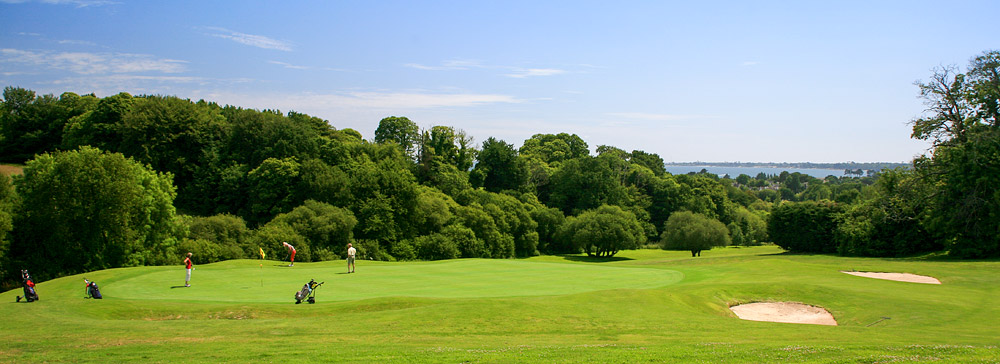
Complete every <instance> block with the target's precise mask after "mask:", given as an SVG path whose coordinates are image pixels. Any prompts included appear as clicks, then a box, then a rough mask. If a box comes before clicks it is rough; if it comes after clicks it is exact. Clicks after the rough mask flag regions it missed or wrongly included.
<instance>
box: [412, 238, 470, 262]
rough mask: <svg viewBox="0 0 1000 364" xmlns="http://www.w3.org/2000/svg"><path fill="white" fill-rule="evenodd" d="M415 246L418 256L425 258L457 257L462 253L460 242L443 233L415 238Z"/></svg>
mask: <svg viewBox="0 0 1000 364" xmlns="http://www.w3.org/2000/svg"><path fill="white" fill-rule="evenodd" d="M413 246H414V249H415V250H416V257H417V258H419V259H424V260H439V259H455V258H458V257H460V256H461V254H462V252H461V250H460V249H459V246H458V242H456V241H454V240H452V239H451V238H450V237H449V236H447V235H445V234H442V233H434V234H431V235H423V236H419V237H417V238H414V239H413Z"/></svg>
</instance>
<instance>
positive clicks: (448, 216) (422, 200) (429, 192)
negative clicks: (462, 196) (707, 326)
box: [414, 186, 458, 235]
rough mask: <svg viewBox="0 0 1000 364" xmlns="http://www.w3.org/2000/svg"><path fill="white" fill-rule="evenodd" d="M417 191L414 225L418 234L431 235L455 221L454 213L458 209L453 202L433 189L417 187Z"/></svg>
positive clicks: (456, 204)
mask: <svg viewBox="0 0 1000 364" xmlns="http://www.w3.org/2000/svg"><path fill="white" fill-rule="evenodd" d="M417 189H418V191H419V194H418V195H417V206H416V209H417V211H416V213H415V214H414V217H415V218H416V221H414V224H415V225H416V228H417V233H418V234H420V235H428V234H432V233H435V232H438V231H441V229H442V228H444V227H445V226H446V225H448V224H450V223H452V221H453V220H454V219H455V214H454V211H455V209H457V208H458V203H456V202H455V200H453V199H452V198H451V197H450V196H448V195H446V194H444V193H443V192H441V191H439V190H437V189H434V188H430V187H426V186H419V187H418V188H417Z"/></svg>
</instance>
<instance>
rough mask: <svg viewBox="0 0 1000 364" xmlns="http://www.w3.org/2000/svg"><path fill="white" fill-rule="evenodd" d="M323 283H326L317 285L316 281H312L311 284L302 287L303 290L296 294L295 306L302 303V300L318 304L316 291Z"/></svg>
mask: <svg viewBox="0 0 1000 364" xmlns="http://www.w3.org/2000/svg"><path fill="white" fill-rule="evenodd" d="M323 283H326V282H320V283H316V280H315V279H310V280H309V283H306V284H305V285H304V286H302V289H301V290H299V291H298V292H296V293H295V304H296V305H297V304H300V303H302V300H305V301H306V302H309V303H316V289H317V288H319V286H322V285H323Z"/></svg>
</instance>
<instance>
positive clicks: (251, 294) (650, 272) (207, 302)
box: [0, 247, 1000, 363]
mask: <svg viewBox="0 0 1000 364" xmlns="http://www.w3.org/2000/svg"><path fill="white" fill-rule="evenodd" d="M285 265H287V264H285V263H282V262H277V261H264V262H263V263H262V262H261V261H253V260H237V261H227V262H220V263H216V264H206V265H199V266H196V268H197V269H196V270H195V272H194V274H193V277H192V282H191V283H192V287H190V288H187V287H182V286H183V279H184V270H183V268H182V266H180V265H177V266H171V267H137V268H121V269H110V270H104V271H99V272H91V273H88V274H85V275H76V276H72V277H63V278H59V279H55V280H51V281H46V282H41V283H39V284H38V287H37V288H38V293H39V295H40V298H41V300H40V301H38V302H34V303H30V304H27V303H14V297H15V296H16V295H18V294H20V290H14V291H9V292H4V293H3V294H0V300H2V301H3V302H6V303H2V304H0V315H2V317H4V323H3V324H4V328H5V330H0V362H5V363H8V362H12V363H38V362H48V363H62V362H65V363H79V362H94V363H106V362H152V363H175V362H203V363H218V362H280V363H286V362H316V361H320V362H357V363H420V362H430V363H439V362H446V363H449V362H453V363H459V362H474V363H483V362H485V363H509V362H540V363H563V362H565V363H579V362H601V363H634V362H685V363H687V362H696V363H699V362H700V363H717V362H727V363H761V362H789V363H814V362H815V363H876V362H924V361H927V362H934V363H969V362H986V363H994V362H998V361H1000V349H998V348H997V346H996V345H997V338H998V337H1000V328H998V327H997V325H996V324H995V322H996V318H997V317H1000V309H998V308H996V306H995V305H994V303H995V302H996V301H997V300H998V299H1000V288H998V287H1000V263H998V262H994V261H986V262H982V261H981V262H956V261H942V260H934V259H870V258H844V257H834V256H824V255H796V254H783V253H782V252H781V250H780V249H778V248H775V247H755V248H724V249H713V250H710V251H706V252H704V253H703V256H702V257H698V258H691V257H690V253H688V252H669V251H661V250H635V251H623V252H621V253H619V256H618V257H616V258H615V259H613V260H594V259H589V258H587V257H581V256H539V257H534V258H530V259H520V260H486V259H467V260H451V261H435V262H392V263H390V262H369V261H364V262H358V267H357V273H354V274H346V273H344V271H346V267H345V265H344V262H341V261H336V262H321V263H297V264H296V265H295V267H287V266H285ZM842 271H877V272H907V273H914V274H921V275H927V276H932V277H935V278H938V279H940V281H941V283H942V284H940V285H929V284H920V283H909V282H897V281H888V280H880V279H871V278H865V277H856V276H852V275H848V274H844V273H842ZM84 277H86V278H88V279H90V280H93V281H96V282H98V283H99V284H101V290H102V293H104V297H105V299H104V300H87V299H84V298H83V297H84V284H83V278H84ZM313 278H314V279H316V280H317V281H325V282H326V284H324V285H323V286H322V287H321V288H320V289H319V290H317V295H316V298H317V304H313V305H310V304H301V305H296V304H294V300H293V294H294V292H295V291H297V290H298V289H299V288H301V287H302V285H303V284H305V282H307V281H308V280H309V279H313ZM750 302H799V303H804V304H808V305H813V306H816V307H822V308H825V309H827V310H829V312H830V313H831V314H833V316H834V317H835V319H836V320H837V323H838V326H822V325H806V324H789V323H774V322H759V321H747V320H741V319H739V318H737V317H736V315H735V314H733V312H731V311H730V310H729V306H731V305H736V304H742V303H750Z"/></svg>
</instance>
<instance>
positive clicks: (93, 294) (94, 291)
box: [83, 278, 104, 300]
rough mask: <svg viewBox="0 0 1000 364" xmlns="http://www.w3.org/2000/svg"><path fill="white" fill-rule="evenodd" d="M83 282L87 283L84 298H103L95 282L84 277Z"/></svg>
mask: <svg viewBox="0 0 1000 364" xmlns="http://www.w3.org/2000/svg"><path fill="white" fill-rule="evenodd" d="M83 282H84V283H87V288H86V289H87V292H86V293H87V297H86V298H93V299H97V300H99V299H102V298H104V297H103V296H101V289H100V288H98V287H97V282H91V281H88V280H87V278H84V279H83Z"/></svg>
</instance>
